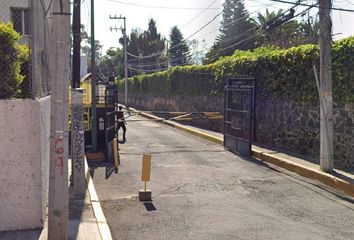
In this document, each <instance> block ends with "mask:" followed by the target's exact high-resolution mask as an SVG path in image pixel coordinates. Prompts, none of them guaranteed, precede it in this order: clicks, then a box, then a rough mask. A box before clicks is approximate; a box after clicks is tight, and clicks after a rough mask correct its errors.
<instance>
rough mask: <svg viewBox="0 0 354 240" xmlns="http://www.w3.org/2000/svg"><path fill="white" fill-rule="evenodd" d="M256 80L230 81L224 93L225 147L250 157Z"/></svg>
mask: <svg viewBox="0 0 354 240" xmlns="http://www.w3.org/2000/svg"><path fill="white" fill-rule="evenodd" d="M254 117H255V80H254V79H253V78H237V79H228V80H227V83H226V87H225V91H224V147H225V148H226V149H228V150H230V151H232V152H235V153H238V154H241V155H244V156H250V155H251V145H252V141H253V135H254Z"/></svg>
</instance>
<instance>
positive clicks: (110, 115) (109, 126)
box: [104, 86, 118, 162]
mask: <svg viewBox="0 0 354 240" xmlns="http://www.w3.org/2000/svg"><path fill="white" fill-rule="evenodd" d="M117 111H118V89H117V88H116V87H115V86H107V87H106V90H105V122H104V132H105V134H104V135H105V145H106V147H105V149H106V160H107V161H111V162H113V161H114V148H113V144H114V141H113V139H114V138H115V137H116V133H117V125H116V113H117Z"/></svg>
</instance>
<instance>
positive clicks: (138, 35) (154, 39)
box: [127, 19, 167, 75]
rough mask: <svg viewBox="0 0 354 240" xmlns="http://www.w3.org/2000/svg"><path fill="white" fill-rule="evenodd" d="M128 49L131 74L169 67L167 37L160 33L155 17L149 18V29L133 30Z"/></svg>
mask: <svg viewBox="0 0 354 240" xmlns="http://www.w3.org/2000/svg"><path fill="white" fill-rule="evenodd" d="M127 49H128V52H129V55H130V57H129V58H128V64H129V66H130V70H131V71H130V72H131V73H132V74H131V75H136V74H139V73H144V72H146V73H150V72H155V71H159V70H161V69H165V68H166V67H167V58H166V53H165V52H164V50H165V38H163V37H162V36H161V34H160V33H158V31H157V27H156V21H155V20H154V19H149V22H148V29H147V30H145V31H144V32H141V31H139V30H137V29H135V30H133V31H132V33H131V34H130V38H129V39H128V47H127ZM133 55H134V56H133Z"/></svg>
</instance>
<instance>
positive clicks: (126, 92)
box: [123, 17, 128, 107]
mask: <svg viewBox="0 0 354 240" xmlns="http://www.w3.org/2000/svg"><path fill="white" fill-rule="evenodd" d="M123 19H124V28H123V35H124V36H123V37H124V86H125V88H124V93H125V99H124V100H125V106H126V107H128V58H127V27H126V23H125V19H126V18H125V17H124V18H123Z"/></svg>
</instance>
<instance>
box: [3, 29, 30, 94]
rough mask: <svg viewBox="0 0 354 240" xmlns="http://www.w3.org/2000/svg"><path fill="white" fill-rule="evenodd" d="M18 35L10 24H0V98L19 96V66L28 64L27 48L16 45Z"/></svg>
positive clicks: (20, 79) (21, 77)
mask: <svg viewBox="0 0 354 240" xmlns="http://www.w3.org/2000/svg"><path fill="white" fill-rule="evenodd" d="M19 39H20V35H19V34H18V33H17V32H16V31H15V30H14V29H13V26H12V24H11V23H8V24H5V23H0V98H11V97H14V96H15V95H16V94H17V95H18V94H21V90H20V89H19V87H20V84H21V83H22V81H23V80H24V76H23V75H21V64H22V63H25V62H28V58H29V50H28V47H27V46H21V45H19V44H17V41H18V40H19Z"/></svg>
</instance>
